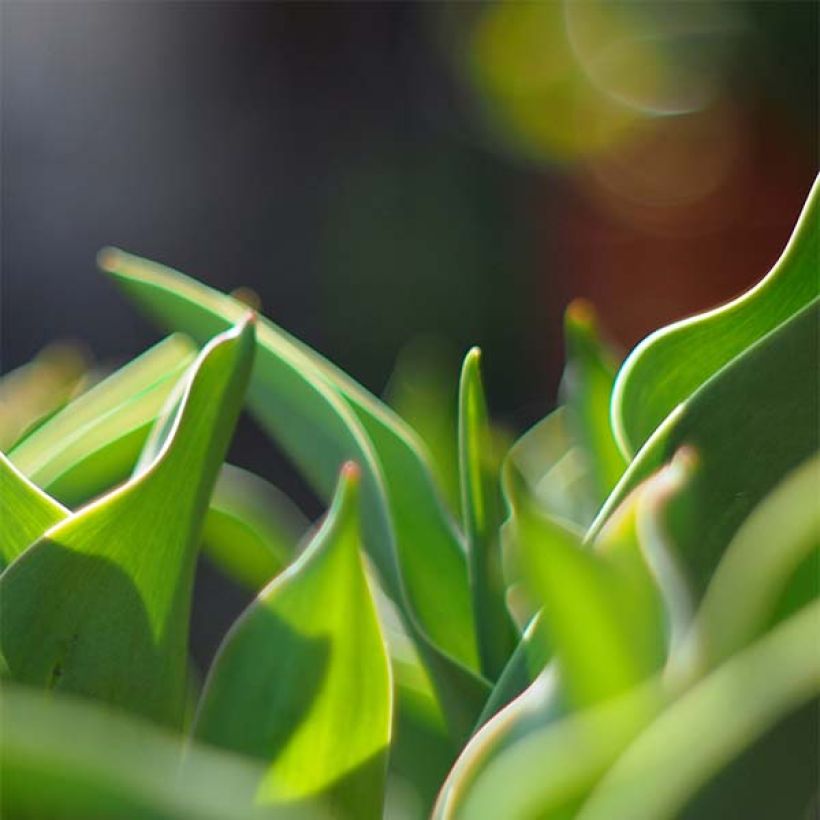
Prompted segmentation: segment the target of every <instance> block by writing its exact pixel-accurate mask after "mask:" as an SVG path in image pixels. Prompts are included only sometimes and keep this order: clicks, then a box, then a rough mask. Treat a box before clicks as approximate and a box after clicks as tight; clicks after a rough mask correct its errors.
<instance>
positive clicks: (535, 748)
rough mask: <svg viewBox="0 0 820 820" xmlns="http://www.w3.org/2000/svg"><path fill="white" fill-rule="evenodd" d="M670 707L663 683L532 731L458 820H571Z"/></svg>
mask: <svg viewBox="0 0 820 820" xmlns="http://www.w3.org/2000/svg"><path fill="white" fill-rule="evenodd" d="M663 703H664V698H663V694H662V692H661V689H660V686H659V685H658V682H657V681H656V680H652V681H649V682H648V683H646V684H645V685H643V686H641V687H639V688H637V689H634V690H631V691H629V692H628V693H626V694H624V695H621V696H620V697H617V698H614V699H612V700H608V701H606V702H605V703H603V704H599V705H598V706H596V707H594V708H590V709H586V710H584V711H582V712H578V713H575V714H572V715H569V716H566V717H564V718H562V719H559V720H556V721H553V722H550V723H548V724H547V725H542V726H539V725H537V724H536V725H535V726H534V728H533V730H532V731H531V732H530V733H528V734H526V735H524V736H523V737H521V738H519V739H517V740H516V742H514V743H512V744H511V745H510V746H509V747H508V748H506V749H504V751H503V753H501V754H499V755H497V756H495V757H493V758H492V759H491V760H490V761H489V762H488V763H487V764H486V766H485V767H484V768H483V769H482V770H481V771H480V772H479V774H478V776H477V777H476V778H475V781H474V782H473V783H471V784H470V788H469V790H468V791H466V793H465V794H464V795H462V802H460V803H459V804H457V806H454V807H453V810H451V811H450V812H449V813H446V814H444V815H442V817H447V818H451V817H458V818H459V820H461V819H462V818H464V820H494V819H495V818H498V817H503V818H504V819H505V820H530V818H533V817H538V818H542V819H543V820H559V818H560V820H566V819H567V818H571V817H575V816H576V815H577V811H578V808H579V805H580V804H581V802H582V801H583V798H584V797H585V795H586V794H587V793H588V792H589V790H590V788H591V787H592V786H593V785H594V784H595V783H596V782H597V781H598V780H599V779H600V778H601V776H602V775H603V774H604V773H605V772H606V771H607V769H608V768H609V767H610V766H611V765H612V763H613V761H615V760H616V759H617V756H618V754H619V753H620V752H621V751H622V749H623V748H624V747H625V746H627V745H628V744H629V743H630V742H631V741H632V740H633V739H634V738H635V736H636V735H637V734H638V733H639V732H640V731H641V729H643V727H645V726H646V724H647V722H648V721H650V720H651V719H652V717H654V715H655V714H657V712H658V711H659V710H660V708H661V706H662V704H663Z"/></svg>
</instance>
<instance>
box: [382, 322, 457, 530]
mask: <svg viewBox="0 0 820 820" xmlns="http://www.w3.org/2000/svg"><path fill="white" fill-rule="evenodd" d="M457 368H458V359H457V357H456V356H455V354H454V352H453V351H451V350H450V349H449V347H448V346H447V345H445V344H444V343H443V342H439V341H438V340H432V339H427V338H420V339H416V340H414V341H411V342H410V344H408V345H407V346H406V347H405V348H403V349H402V350H401V351H400V353H399V356H398V359H397V361H396V365H395V367H394V369H393V372H392V373H391V375H390V379H389V381H388V383H387V388H386V389H385V392H384V398H385V401H386V402H387V404H388V405H389V406H390V407H392V408H393V410H395V411H396V413H397V414H398V415H399V416H400V417H401V418H402V419H403V420H404V421H406V422H407V423H408V424H409V425H410V427H412V428H413V430H415V432H416V433H417V434H418V435H419V437H420V438H421V440H422V441H423V442H424V443H425V445H426V447H427V450H428V452H429V454H430V459H431V464H432V467H433V471H434V473H435V477H436V479H437V480H438V484H439V486H440V488H441V492H442V494H443V495H444V498H445V499H446V501H447V506H448V508H449V509H450V511H451V512H452V513H453V514H454V515H455V514H457V513H458V510H459V508H460V504H461V488H460V485H459V477H458V446H457V432H458V420H457V416H456V409H457V408H456V404H457V402H456V395H457V393H458V384H457V381H456V373H457Z"/></svg>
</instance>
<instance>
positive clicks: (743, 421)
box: [587, 301, 820, 600]
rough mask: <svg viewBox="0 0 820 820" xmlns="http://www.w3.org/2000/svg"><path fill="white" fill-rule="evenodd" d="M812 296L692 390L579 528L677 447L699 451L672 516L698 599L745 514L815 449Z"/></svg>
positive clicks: (816, 306)
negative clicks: (678, 511) (685, 507)
mask: <svg viewBox="0 0 820 820" xmlns="http://www.w3.org/2000/svg"><path fill="white" fill-rule="evenodd" d="M819 310H820V302H818V301H815V302H813V303H812V304H810V305H808V306H807V307H805V308H804V309H803V310H802V311H801V312H800V313H798V314H797V315H796V316H794V317H793V318H792V319H790V320H789V321H787V322H786V323H784V324H783V325H782V326H781V327H779V328H778V329H777V330H775V331H774V332H773V333H771V334H769V335H768V336H766V337H764V338H763V339H761V340H760V341H759V342H758V343H757V344H755V345H753V346H752V347H751V348H750V349H749V350H747V351H746V352H745V353H744V354H743V355H742V356H739V357H737V358H736V359H735V360H734V361H732V362H731V363H730V364H729V365H727V366H726V367H724V368H723V369H722V370H721V371H720V372H718V373H717V374H716V375H715V376H714V377H713V378H711V379H710V380H709V381H708V382H706V383H705V384H704V385H703V386H702V387H700V388H699V389H698V390H697V391H696V392H695V393H694V394H693V395H692V396H691V397H690V398H689V399H687V400H686V401H685V402H684V403H683V404H681V405H680V406H679V407H678V408H677V409H676V410H675V412H674V413H672V414H670V416H669V417H668V418H667V419H666V420H665V421H664V423H663V424H662V425H661V427H659V428H658V430H657V431H656V432H655V433H654V434H653V436H652V438H650V440H649V441H648V442H647V443H646V445H645V446H644V447H643V448H642V450H641V452H640V453H639V454H638V455H637V457H636V458H635V459H634V461H633V462H632V464H631V465H630V467H629V469H628V470H627V472H626V474H625V475H624V477H623V479H622V480H621V482H620V483H619V484H618V486H617V487H616V488H615V490H614V491H613V493H612V495H611V496H610V498H609V499H608V501H607V503H606V505H605V506H604V508H603V509H602V511H601V513H600V515H599V516H598V518H597V519H596V523H595V524H593V526H592V528H591V530H590V532H589V533H588V535H587V538H588V540H593V539H594V538H595V536H596V534H597V533H598V532H599V531H600V528H601V526H602V525H603V523H604V522H605V521H606V520H607V518H608V517H609V516H610V515H611V513H612V511H613V510H614V509H615V507H617V506H618V505H619V504H620V503H621V502H622V501H623V499H624V498H625V497H626V495H627V494H628V493H629V492H630V491H631V489H632V488H633V487H635V486H636V485H637V484H638V483H639V482H640V481H642V480H643V479H644V478H645V477H647V476H648V475H649V474H651V473H652V472H654V471H655V470H657V469H658V467H660V465H662V464H664V463H665V462H667V461H669V459H671V457H672V456H673V454H674V453H675V452H676V451H677V450H679V449H680V448H682V447H685V448H688V449H690V450H693V451H694V452H696V453H697V454H698V459H699V466H698V470H697V473H696V475H695V476H694V478H693V481H692V486H691V490H690V492H689V496H690V498H689V505H690V507H691V509H690V510H689V514H688V515H686V516H685V518H681V520H679V521H673V522H671V524H670V526H671V528H672V531H673V532H672V535H673V541H674V543H675V545H676V549H677V556H676V557H677V560H678V561H679V563H680V565H681V567H682V571H683V572H684V573H685V574H686V577H687V579H688V581H689V583H690V585H691V591H692V594H693V595H694V597H695V599H696V600H699V599H700V598H701V597H702V595H703V592H704V590H705V588H706V585H707V583H708V581H709V579H710V577H711V575H712V573H713V572H714V570H715V567H716V566H717V564H718V562H719V561H720V558H721V556H722V555H723V553H724V551H725V549H726V547H727V545H728V543H729V541H730V540H731V539H732V537H733V536H734V535H735V533H736V531H737V529H738V527H739V526H740V524H741V523H742V522H743V520H744V519H745V518H746V517H747V516H748V515H749V513H750V512H751V511H752V509H754V507H755V506H756V505H757V504H758V502H759V501H760V500H761V499H762V498H763V497H765V495H766V494H767V493H768V492H770V491H771V490H772V489H773V488H774V487H775V486H776V485H777V484H778V482H779V481H780V480H781V479H782V478H783V477H784V476H785V475H786V474H787V473H788V472H790V471H791V470H792V469H794V468H795V467H797V466H798V465H799V464H800V463H801V462H802V461H803V460H805V459H806V458H807V457H808V456H810V455H811V454H813V453H814V452H815V451H816V450H817V448H818V438H820V426H818V423H817V419H818V418H820V407H819V406H818V398H819V397H818V391H817V374H818V370H819V365H818V356H819V355H820V346H819V345H818V311H819Z"/></svg>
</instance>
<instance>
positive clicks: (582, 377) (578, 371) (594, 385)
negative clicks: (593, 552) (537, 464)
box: [561, 300, 626, 521]
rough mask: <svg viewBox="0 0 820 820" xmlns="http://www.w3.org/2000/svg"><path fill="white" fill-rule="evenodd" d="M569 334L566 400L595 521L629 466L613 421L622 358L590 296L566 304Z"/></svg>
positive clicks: (564, 386) (563, 387)
mask: <svg viewBox="0 0 820 820" xmlns="http://www.w3.org/2000/svg"><path fill="white" fill-rule="evenodd" d="M564 336H565V338H566V355H567V364H566V367H565V369H564V376H563V379H562V382H561V394H562V398H563V402H562V403H563V404H564V405H565V406H566V408H567V409H566V413H567V423H568V425H569V427H570V430H571V432H572V438H573V440H574V441H575V442H576V444H577V445H578V447H579V448H580V450H581V452H582V454H583V459H584V463H585V465H586V471H585V472H586V474H587V476H588V484H589V490H588V492H589V497H590V499H591V500H592V502H593V504H594V509H593V511H592V514H591V515H590V517H589V521H591V520H592V517H593V516H594V514H595V513H596V512H597V511H598V509H600V507H601V505H602V504H603V503H604V501H605V500H606V498H607V496H608V495H609V493H610V492H611V491H612V488H613V487H614V486H615V485H616V484H617V483H618V480H619V479H620V477H621V476H622V475H623V472H624V470H625V469H626V460H625V459H624V457H623V455H622V454H621V451H620V449H619V448H618V444H617V442H616V441H615V437H614V435H613V433H612V428H611V427H610V421H609V416H610V399H611V397H612V386H613V384H614V383H615V373H616V371H617V369H618V364H617V361H616V360H615V357H614V355H613V354H612V353H611V352H610V351H609V350H608V349H607V348H606V347H605V345H604V343H603V341H602V340H601V335H600V331H599V330H598V322H597V318H596V316H595V313H594V311H593V309H592V306H591V305H589V304H587V303H586V302H583V301H580V300H578V301H575V302H573V303H572V304H571V305H570V306H569V307H568V308H567V312H566V316H565V320H564Z"/></svg>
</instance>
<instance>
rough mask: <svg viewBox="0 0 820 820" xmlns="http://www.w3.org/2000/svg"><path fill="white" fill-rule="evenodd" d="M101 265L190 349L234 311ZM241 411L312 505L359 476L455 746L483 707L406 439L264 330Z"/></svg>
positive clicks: (452, 551) (147, 272) (466, 617)
mask: <svg viewBox="0 0 820 820" xmlns="http://www.w3.org/2000/svg"><path fill="white" fill-rule="evenodd" d="M101 264H102V266H103V267H104V268H105V269H106V270H108V271H110V272H112V273H114V274H115V275H116V276H117V278H118V280H119V282H120V283H121V284H122V286H123V287H124V289H125V290H126V291H127V292H128V293H129V295H131V296H133V297H134V298H135V299H136V300H137V301H138V302H139V303H140V304H141V305H143V306H144V307H145V308H146V309H147V310H148V311H149V312H151V313H152V314H154V315H155V316H157V317H158V318H160V319H161V320H162V321H163V322H165V323H167V324H168V325H170V326H172V327H174V328H177V329H185V330H186V331H187V332H190V333H191V334H192V335H193V336H194V337H196V338H202V337H204V336H207V335H209V334H211V333H213V332H216V331H218V330H220V329H222V328H224V327H225V325H226V324H229V323H230V322H231V321H234V320H235V319H236V317H237V315H238V314H239V313H240V312H241V311H242V310H243V308H242V306H241V305H240V304H239V303H238V302H236V301H235V300H233V299H231V298H230V297H227V296H225V295H223V294H220V293H218V292H216V291H213V290H211V289H209V288H207V287H205V286H203V285H200V284H198V283H196V282H194V281H193V280H191V279H189V278H187V277H185V276H183V275H182V274H179V273H176V272H174V271H170V270H169V269H167V268H163V267H161V266H159V265H154V264H151V263H148V262H145V261H143V260H139V259H137V258H135V257H131V256H128V255H126V254H122V253H120V252H117V251H109V252H106V253H105V254H103V255H102V257H101ZM249 401H250V406H251V409H252V410H253V412H254V413H255V414H256V416H257V418H258V419H259V420H260V422H261V423H262V424H263V426H264V427H265V428H266V429H267V430H268V431H269V432H270V433H271V434H272V435H273V436H274V437H275V438H276V440H277V441H278V442H280V443H281V445H282V446H283V447H284V448H285V449H286V450H287V451H288V452H289V453H290V455H291V457H292V458H293V459H294V461H295V462H296V463H297V464H298V466H299V467H300V468H301V470H302V471H303V472H304V473H305V475H306V476H307V477H308V478H309V480H311V482H312V483H313V484H314V486H315V487H316V488H317V489H318V490H319V491H320V492H321V493H322V494H324V495H327V494H328V493H329V492H330V490H331V488H332V484H333V481H334V480H335V475H336V473H337V471H338V469H339V467H340V465H341V464H342V463H344V462H345V461H347V460H351V459H352V460H354V461H356V462H357V463H359V464H360V465H361V466H362V470H363V487H362V490H363V503H364V507H365V513H364V535H365V546H366V548H367V551H368V554H369V555H370V557H371V559H372V561H373V563H374V565H375V566H376V568H377V569H378V572H379V576H380V579H381V581H382V583H383V584H384V585H385V588H386V589H387V591H388V593H389V594H390V596H391V597H392V598H393V600H394V601H396V603H397V604H398V605H399V607H400V610H401V612H402V615H403V617H404V618H405V621H406V624H407V627H408V631H409V632H410V634H411V635H412V637H413V639H414V640H415V641H416V642H417V643H418V646H419V653H420V656H421V657H422V659H423V661H424V663H425V664H426V665H427V667H428V670H429V672H430V676H431V679H432V680H433V681H434V685H435V687H436V690H437V692H438V694H439V697H440V698H441V699H442V702H443V704H444V708H445V712H446V714H447V717H448V721H449V722H450V723H451V725H452V727H453V731H454V733H455V734H456V735H460V736H463V735H464V734H465V733H466V732H468V731H469V729H470V728H471V727H472V724H473V722H474V720H475V718H476V716H477V714H478V711H479V710H480V708H481V704H482V703H483V701H484V698H485V696H486V687H485V685H484V684H483V683H482V681H481V680H480V679H478V678H477V677H475V676H474V675H472V674H471V673H470V672H469V671H468V670H467V668H465V667H464V666H462V665H461V664H464V665H466V667H470V668H475V667H476V665H477V654H476V646H475V630H474V627H473V617H472V607H471V601H470V594H469V588H468V582H467V572H466V561H465V556H464V552H463V547H462V544H461V542H460V538H459V535H458V532H457V530H456V529H455V527H454V524H453V522H452V521H451V520H450V519H449V518H448V516H447V514H446V512H445V510H444V508H443V507H442V505H441V503H440V500H439V498H438V497H437V493H436V489H435V487H434V484H433V481H432V478H431V475H430V472H429V468H428V466H427V464H426V462H425V460H424V458H423V456H422V455H421V452H420V445H419V443H418V442H417V440H416V438H415V436H414V435H413V434H412V433H411V432H410V431H409V430H408V429H407V428H406V426H405V425H404V424H403V423H402V422H401V421H400V420H399V419H398V418H397V417H395V415H394V414H392V413H391V412H390V411H389V410H388V409H387V408H385V407H384V406H383V405H381V404H379V403H378V402H377V401H376V400H375V399H374V398H373V397H372V396H371V395H370V394H368V393H367V392H366V391H365V390H364V389H363V388H361V387H360V386H359V385H357V384H356V383H355V382H353V381H352V380H351V379H350V378H349V377H347V376H346V375H344V374H343V373H341V372H340V371H338V370H337V369H336V368H335V367H333V366H332V365H331V364H330V363H329V362H327V361H326V360H325V359H322V358H321V357H320V356H318V355H317V354H316V353H314V352H313V351H311V350H310V349H309V348H307V347H305V346H304V345H302V344H300V343H299V342H297V341H296V340H294V339H292V338H291V337H289V336H288V335H287V334H285V333H284V332H283V331H282V330H281V329H279V328H277V327H276V326H275V325H273V324H272V323H270V322H268V321H266V320H261V321H260V326H259V331H258V351H257V363H256V367H255V369H254V374H253V378H252V383H251V387H250V390H249ZM454 661H458V662H454Z"/></svg>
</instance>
